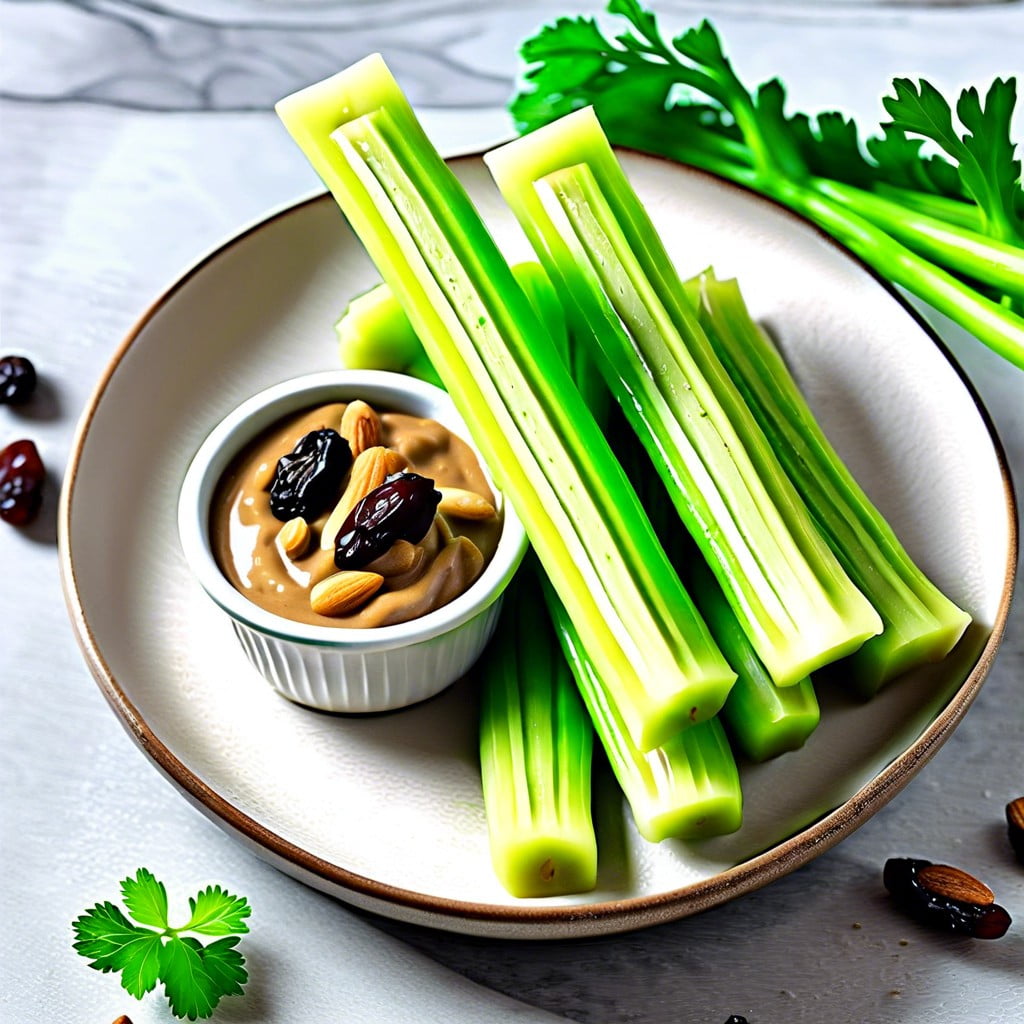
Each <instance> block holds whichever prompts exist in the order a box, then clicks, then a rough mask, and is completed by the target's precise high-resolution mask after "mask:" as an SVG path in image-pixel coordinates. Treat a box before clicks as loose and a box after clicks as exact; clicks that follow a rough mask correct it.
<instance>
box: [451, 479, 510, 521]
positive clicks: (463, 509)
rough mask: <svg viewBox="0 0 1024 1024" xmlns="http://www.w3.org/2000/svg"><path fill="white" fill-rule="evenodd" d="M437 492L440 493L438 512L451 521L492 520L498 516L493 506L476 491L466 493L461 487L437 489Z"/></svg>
mask: <svg viewBox="0 0 1024 1024" xmlns="http://www.w3.org/2000/svg"><path fill="white" fill-rule="evenodd" d="M438 490H439V491H440V492H441V501H440V503H439V504H438V506H437V509H438V511H439V512H443V513H444V514H445V515H446V516H451V517H452V518H453V519H478V520H479V519H493V518H494V517H495V516H496V515H497V514H498V513H497V510H496V509H495V508H494V506H493V505H492V504H491V503H490V502H489V501H488V500H487V499H486V498H485V497H484V496H483V495H482V494H477V493H476V491H467V490H466V489H465V488H463V487H438Z"/></svg>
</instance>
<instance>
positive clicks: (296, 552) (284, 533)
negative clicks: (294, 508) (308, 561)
mask: <svg viewBox="0 0 1024 1024" xmlns="http://www.w3.org/2000/svg"><path fill="white" fill-rule="evenodd" d="M311 537H312V534H311V533H310V530H309V523H307V522H306V520H305V519H303V518H302V516H296V517H295V518H294V519H289V520H288V522H287V523H285V524H284V526H282V527H281V529H280V530H278V531H277V543H278V544H279V545H280V547H281V550H282V551H283V552H284V554H285V555H287V556H288V558H290V559H292V561H294V560H295V559H297V558H301V557H302V556H303V555H304V554H305V553H306V552H307V551H308V550H309V541H310V538H311Z"/></svg>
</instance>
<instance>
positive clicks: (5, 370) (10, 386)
mask: <svg viewBox="0 0 1024 1024" xmlns="http://www.w3.org/2000/svg"><path fill="white" fill-rule="evenodd" d="M36 383H37V377H36V368H35V367H34V366H33V365H32V361H31V360H30V359H26V358H25V356H3V357H2V358H0V405H23V404H24V403H25V402H27V401H28V400H29V399H30V398H31V397H32V395H33V394H34V393H35V390H36Z"/></svg>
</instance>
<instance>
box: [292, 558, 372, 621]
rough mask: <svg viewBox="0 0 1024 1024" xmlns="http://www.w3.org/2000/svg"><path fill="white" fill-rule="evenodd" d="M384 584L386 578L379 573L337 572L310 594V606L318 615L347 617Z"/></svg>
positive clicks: (350, 570)
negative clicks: (346, 615)
mask: <svg viewBox="0 0 1024 1024" xmlns="http://www.w3.org/2000/svg"><path fill="white" fill-rule="evenodd" d="M383 582H384V577H383V576H381V575H380V573H377V572H361V571H359V570H354V569H346V570H343V571H342V572H336V573H334V575H333V576H328V577H327V579H325V580H321V581H320V582H319V583H318V584H317V585H316V586H315V587H313V589H312V590H311V591H310V592H309V606H310V607H311V608H312V609H313V611H315V612H316V613H317V615H345V614H347V613H348V612H352V611H355V610H356V609H357V608H359V607H360V606H361V605H364V604H366V602H367V601H369V600H370V598H371V597H373V595H374V594H376V593H377V591H378V590H380V588H381V584H383Z"/></svg>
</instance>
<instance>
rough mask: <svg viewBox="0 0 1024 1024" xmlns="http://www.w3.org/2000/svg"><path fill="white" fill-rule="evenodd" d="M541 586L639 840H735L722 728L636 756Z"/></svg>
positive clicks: (732, 766) (712, 723) (732, 772)
mask: <svg viewBox="0 0 1024 1024" xmlns="http://www.w3.org/2000/svg"><path fill="white" fill-rule="evenodd" d="M544 584H545V585H544V596H545V598H546V599H547V603H548V611H549V612H550V613H551V618H552V621H553V622H554V623H555V628H556V631H557V632H558V636H559V640H560V641H561V644H562V650H563V652H564V654H565V657H566V660H567V661H568V662H569V666H570V668H571V669H572V673H573V675H574V676H575V677H576V685H577V686H578V687H579V690H580V693H581V694H582V695H583V701H584V703H585V704H586V706H587V710H588V711H589V712H590V719H591V721H592V722H593V723H594V729H595V731H596V732H597V736H598V739H600V741H601V745H602V746H603V747H604V751H605V754H606V755H607V757H608V762H609V764H610V765H611V768H612V771H613V772H614V774H615V778H616V779H617V780H618V783H619V786H620V788H621V789H622V792H623V795H624V796H625V797H626V802H627V803H628V804H629V809H630V811H631V812H632V814H633V819H634V820H635V822H636V826H637V829H638V830H639V832H640V834H641V835H642V836H643V837H644V838H645V839H647V840H649V841H650V842H652V843H658V842H661V840H663V839H669V838H676V839H706V838H709V837H711V836H717V835H725V834H726V833H729V832H735V831H736V830H737V829H738V828H739V827H740V825H741V824H742V821H743V796H742V792H741V790H740V777H739V769H738V768H737V767H736V761H735V758H734V757H733V754H732V750H731V749H730V747H729V741H728V739H727V737H726V735H725V730H724V729H723V727H722V723H721V721H720V720H719V719H718V718H717V717H716V718H712V719H709V720H708V721H706V722H701V723H700V724H699V725H695V726H693V727H692V728H690V729H685V730H683V731H682V732H679V733H677V734H676V735H675V736H672V737H670V738H669V739H668V740H666V741H665V743H663V744H662V745H661V746H660V747H658V748H656V749H654V750H650V751H647V752H644V751H642V750H640V749H638V748H637V746H636V744H634V743H633V742H632V740H631V739H630V737H629V731H628V730H627V729H626V728H625V725H624V723H623V721H622V718H621V716H620V715H619V714H618V712H617V711H616V709H615V704H614V702H613V701H612V700H611V699H610V695H609V693H608V690H607V688H606V687H605V685H604V683H603V682H602V680H601V679H600V678H599V676H598V675H597V673H596V672H595V671H594V666H593V663H592V662H591V660H590V658H589V657H588V656H587V653H586V651H585V649H584V648H583V646H582V644H581V643H580V639H579V636H578V634H577V632H576V629H575V627H574V625H573V622H572V619H570V618H569V616H568V615H567V614H566V610H565V608H564V606H563V605H562V603H561V602H560V601H559V600H558V596H557V595H556V594H555V592H554V590H553V589H552V588H551V586H550V585H549V584H547V581H544Z"/></svg>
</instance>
